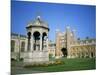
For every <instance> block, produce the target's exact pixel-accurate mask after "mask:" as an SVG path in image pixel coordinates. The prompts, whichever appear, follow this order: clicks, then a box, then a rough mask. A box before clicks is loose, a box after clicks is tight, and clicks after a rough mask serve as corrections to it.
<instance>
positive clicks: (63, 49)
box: [61, 48, 67, 57]
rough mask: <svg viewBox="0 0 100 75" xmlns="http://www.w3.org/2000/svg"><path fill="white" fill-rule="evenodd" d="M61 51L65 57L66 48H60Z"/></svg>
mask: <svg viewBox="0 0 100 75" xmlns="http://www.w3.org/2000/svg"><path fill="white" fill-rule="evenodd" d="M61 51H62V53H63V55H64V57H67V49H66V48H62V49H61Z"/></svg>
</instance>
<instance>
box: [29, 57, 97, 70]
mask: <svg viewBox="0 0 100 75" xmlns="http://www.w3.org/2000/svg"><path fill="white" fill-rule="evenodd" d="M60 60H62V61H63V62H64V64H62V65H53V66H47V67H33V68H32V67H31V68H27V69H31V70H34V71H35V70H36V71H44V72H59V71H75V70H91V69H95V68H96V62H95V61H96V60H95V58H77V59H67V58H61V59H60Z"/></svg>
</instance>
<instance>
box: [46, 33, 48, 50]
mask: <svg viewBox="0 0 100 75" xmlns="http://www.w3.org/2000/svg"><path fill="white" fill-rule="evenodd" d="M46 47H47V48H46V49H47V51H48V34H47V37H46Z"/></svg>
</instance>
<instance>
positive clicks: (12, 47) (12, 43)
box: [11, 40, 15, 52]
mask: <svg viewBox="0 0 100 75" xmlns="http://www.w3.org/2000/svg"><path fill="white" fill-rule="evenodd" d="M14 51H15V41H14V40H11V52H14Z"/></svg>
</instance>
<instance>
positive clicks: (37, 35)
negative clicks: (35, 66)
mask: <svg viewBox="0 0 100 75" xmlns="http://www.w3.org/2000/svg"><path fill="white" fill-rule="evenodd" d="M33 37H34V50H40V33H39V32H38V31H35V32H34V33H33Z"/></svg>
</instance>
